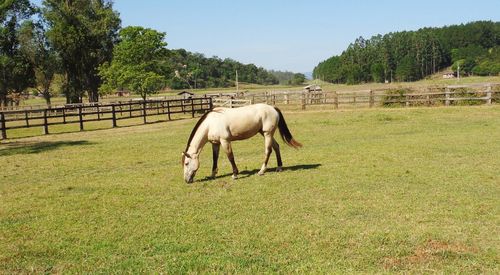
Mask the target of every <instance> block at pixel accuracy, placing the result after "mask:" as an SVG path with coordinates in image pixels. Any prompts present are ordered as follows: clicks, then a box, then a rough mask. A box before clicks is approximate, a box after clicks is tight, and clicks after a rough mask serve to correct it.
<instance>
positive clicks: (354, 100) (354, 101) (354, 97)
mask: <svg viewBox="0 0 500 275" xmlns="http://www.w3.org/2000/svg"><path fill="white" fill-rule="evenodd" d="M352 102H353V103H354V108H356V92H354V95H353V98H352Z"/></svg>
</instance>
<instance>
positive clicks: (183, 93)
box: [177, 91, 194, 95]
mask: <svg viewBox="0 0 500 275" xmlns="http://www.w3.org/2000/svg"><path fill="white" fill-rule="evenodd" d="M185 94H188V95H194V94H193V93H190V92H186V91H182V92H180V93H177V95H185Z"/></svg>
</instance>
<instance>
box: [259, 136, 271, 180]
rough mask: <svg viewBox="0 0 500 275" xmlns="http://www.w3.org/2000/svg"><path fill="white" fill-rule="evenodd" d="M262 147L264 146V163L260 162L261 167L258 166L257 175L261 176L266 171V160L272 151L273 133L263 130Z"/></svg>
mask: <svg viewBox="0 0 500 275" xmlns="http://www.w3.org/2000/svg"><path fill="white" fill-rule="evenodd" d="M263 135H264V148H265V157H264V163H263V164H262V167H261V168H260V171H259V175H260V176H262V175H264V173H265V172H266V169H267V162H268V161H269V156H270V155H271V153H272V151H273V147H272V146H273V135H272V134H271V133H269V132H265V133H264V134H263Z"/></svg>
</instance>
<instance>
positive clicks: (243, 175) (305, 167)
mask: <svg viewBox="0 0 500 275" xmlns="http://www.w3.org/2000/svg"><path fill="white" fill-rule="evenodd" d="M320 166H321V164H319V163H316V164H300V165H294V166H288V167H286V166H284V167H283V171H298V170H309V169H316V168H318V167H320ZM259 171H260V169H253V170H244V171H240V173H239V174H238V178H239V179H242V178H247V177H250V176H252V175H255V174H257V173H258V172H259ZM267 173H277V172H276V168H271V169H269V168H268V169H267V171H266V174H267ZM231 175H233V173H228V174H224V175H219V176H216V177H215V178H212V177H205V178H204V179H201V180H199V182H205V181H211V180H214V179H219V178H224V177H228V176H231Z"/></svg>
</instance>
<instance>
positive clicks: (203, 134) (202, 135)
mask: <svg viewBox="0 0 500 275" xmlns="http://www.w3.org/2000/svg"><path fill="white" fill-rule="evenodd" d="M207 141H208V129H207V126H206V123H202V124H201V125H200V127H199V128H198V129H197V130H196V133H195V134H194V137H193V140H191V143H190V144H189V148H188V150H187V152H188V153H189V154H196V155H198V154H200V152H201V150H202V149H203V146H205V144H206V143H207Z"/></svg>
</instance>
